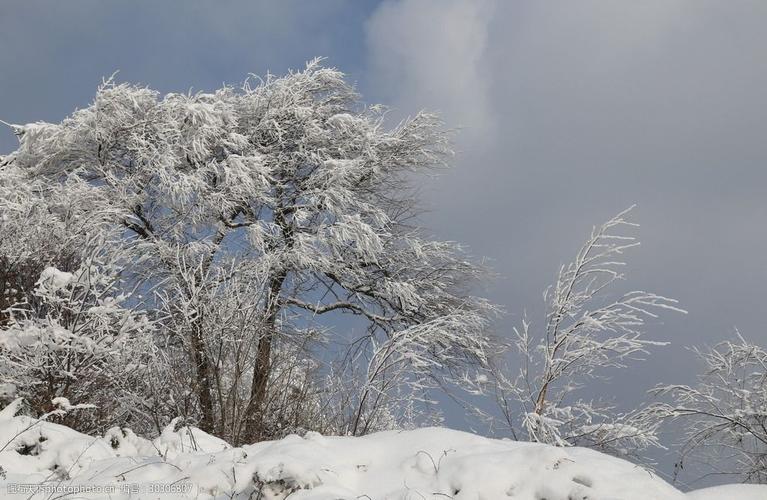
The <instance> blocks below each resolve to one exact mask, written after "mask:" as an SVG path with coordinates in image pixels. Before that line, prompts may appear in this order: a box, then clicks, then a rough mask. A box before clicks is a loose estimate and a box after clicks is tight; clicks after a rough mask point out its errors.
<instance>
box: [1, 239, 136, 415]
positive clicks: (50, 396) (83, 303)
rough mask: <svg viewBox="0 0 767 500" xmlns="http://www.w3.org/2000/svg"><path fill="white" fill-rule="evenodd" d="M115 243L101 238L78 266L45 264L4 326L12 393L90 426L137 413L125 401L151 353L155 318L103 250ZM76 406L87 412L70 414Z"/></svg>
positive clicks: (4, 368) (4, 366) (6, 376)
mask: <svg viewBox="0 0 767 500" xmlns="http://www.w3.org/2000/svg"><path fill="white" fill-rule="evenodd" d="M113 244H114V242H100V243H98V244H94V245H93V246H92V247H91V249H90V251H89V252H86V253H85V254H84V255H87V257H86V259H85V260H84V261H83V262H82V265H81V266H80V267H79V268H78V269H77V270H76V271H75V272H72V273H69V272H63V271H60V270H58V269H56V268H53V267H47V268H45V269H44V270H43V272H42V273H41V274H40V279H39V280H38V282H37V287H36V288H35V290H34V292H33V294H32V296H31V298H32V299H33V300H32V301H31V302H30V303H27V304H23V303H22V304H17V305H16V306H14V307H13V308H12V309H11V312H10V321H9V323H8V324H7V325H6V326H5V327H3V328H0V359H2V363H0V374H1V375H2V379H3V380H4V381H7V382H6V383H8V384H9V385H11V386H12V387H13V390H12V391H11V392H12V394H8V395H7V397H9V398H10V397H16V396H21V397H24V398H25V399H26V400H27V401H28V402H29V404H30V405H31V406H32V409H33V410H34V411H35V413H37V414H38V415H39V414H43V413H49V412H56V411H61V412H62V413H61V415H60V416H61V417H62V419H63V421H64V422H67V423H69V424H72V425H77V426H78V427H80V428H82V429H86V430H103V429H106V428H107V427H108V426H110V425H113V424H115V423H125V422H126V421H129V420H131V419H132V418H136V417H137V416H136V415H132V414H131V412H132V409H131V408H129V407H126V406H125V405H124V401H125V399H126V398H127V395H128V394H130V393H131V392H132V390H134V389H135V388H137V387H138V386H139V381H140V380H141V377H142V373H141V370H142V365H141V360H142V359H146V356H147V353H148V352H151V351H150V350H147V346H149V345H151V339H149V337H148V333H149V331H150V324H149V322H148V320H147V318H146V316H145V315H143V314H141V313H138V312H136V311H135V310H134V309H133V308H132V307H130V306H128V305H127V304H128V303H129V302H130V300H129V296H128V295H126V294H125V292H124V291H120V290H119V280H120V278H119V274H118V273H117V271H116V269H115V266H116V263H115V262H110V261H108V260H105V257H104V255H103V250H104V249H105V247H106V246H111V245H113ZM70 400H73V401H77V402H78V403H79V404H76V405H73V404H71V403H70ZM86 403H93V404H86ZM73 409H78V410H81V411H78V412H74V413H72V414H67V413H66V412H68V411H69V410H73ZM51 414H54V413H51Z"/></svg>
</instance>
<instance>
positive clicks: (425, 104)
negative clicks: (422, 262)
mask: <svg viewBox="0 0 767 500" xmlns="http://www.w3.org/2000/svg"><path fill="white" fill-rule="evenodd" d="M765 25H767V3H765V2H762V1H758V0H646V1H643V2H605V1H597V0H581V1H579V2H571V1H567V0H563V1H554V0H545V1H533V0H529V1H521V0H520V1H508V2H506V1H501V0H477V1H472V2H469V1H460V0H391V1H384V2H373V1H351V0H348V1H343V0H323V1H303V2H299V1H280V2H266V1H235V0H220V1H216V2H213V1H210V2H201V1H195V0H191V1H171V0H166V1H162V2H159V1H144V0H139V1H131V2H127V1H126V2H117V1H100V0H99V1H97V0H70V1H68V2H61V1H53V0H50V1H39V0H25V1H21V0H18V1H16V0H6V1H3V2H1V3H0V68H2V71H0V118H1V119H3V120H6V121H9V122H16V123H24V122H31V121H36V120H47V121H57V120H60V119H62V118H63V117H64V116H66V115H67V114H68V113H69V112H71V111H72V110H74V109H75V108H77V107H82V106H85V105H86V104H87V103H88V102H89V101H90V99H91V98H92V96H93V94H94V91H95V88H96V86H97V85H98V83H99V82H100V80H101V78H102V77H106V76H109V75H111V74H112V73H113V72H115V71H117V70H119V75H118V79H119V80H122V81H130V82H140V83H144V84H147V85H149V86H151V87H154V88H156V89H158V90H161V91H164V92H167V91H185V90H188V89H190V88H191V89H197V90H207V89H212V88H215V87H216V86H218V85H220V84H221V83H222V82H227V83H237V82H240V81H242V80H243V79H244V78H245V77H246V76H247V75H248V74H249V73H256V74H264V73H266V72H267V71H272V72H274V73H282V72H285V71H286V70H287V69H289V68H300V67H302V66H303V64H304V62H305V61H307V60H309V59H311V58H313V57H315V56H325V57H327V58H328V59H327V64H329V65H333V66H337V67H339V68H340V69H342V70H343V71H345V72H347V73H348V74H349V78H350V79H351V80H352V81H355V82H357V84H358V88H359V90H360V91H361V92H362V94H363V95H364V98H365V100H366V101H368V102H371V103H372V102H383V103H385V104H388V105H391V106H393V108H394V112H393V116H405V115H408V114H412V113H414V112H415V111H417V110H418V109H420V108H427V109H430V110H434V111H438V112H441V113H442V115H443V117H444V118H445V119H446V121H447V122H448V124H449V125H450V126H454V127H460V133H459V134H458V135H457V138H456V146H457V148H458V150H459V154H458V155H457V157H456V160H455V169H453V170H452V171H450V172H448V173H446V174H444V175H442V176H441V177H440V178H438V179H436V180H433V181H429V182H428V183H425V191H424V192H425V204H426V205H427V207H428V208H429V209H430V212H429V213H428V214H427V215H426V216H424V219H423V222H424V224H425V225H426V226H427V227H429V228H430V229H431V230H432V231H433V232H434V234H435V235H436V236H437V237H439V238H443V239H452V240H457V241H460V242H462V243H465V244H466V245H467V246H468V247H469V248H470V249H471V251H472V253H473V254H474V255H476V256H478V257H487V258H488V259H489V262H490V263H491V265H492V266H493V267H494V268H495V270H496V271H497V272H498V274H499V278H498V279H497V280H496V281H495V282H493V283H491V284H489V285H487V287H486V289H485V290H484V293H486V294H487V295H489V296H490V297H491V298H492V299H493V300H494V301H496V302H497V303H499V304H501V305H503V306H504V307H505V308H506V310H507V311H508V312H509V315H508V316H507V317H506V318H505V319H504V320H503V321H502V322H501V323H500V324H499V330H500V332H501V333H503V332H505V331H508V330H509V329H510V328H511V326H512V325H513V324H515V322H517V321H518V320H519V316H520V314H521V313H522V312H523V311H525V310H526V311H527V312H528V315H529V316H530V318H531V319H532V320H533V325H534V326H535V324H536V320H538V322H540V321H541V320H542V316H541V314H542V309H541V298H540V297H541V292H542V291H543V289H544V288H545V287H546V286H547V284H548V283H550V282H551V281H552V279H553V278H554V276H555V272H556V270H557V269H558V267H559V265H560V264H561V263H562V262H564V261H566V260H568V259H569V258H571V257H572V256H573V255H574V253H575V251H576V250H577V247H578V245H579V244H580V242H581V241H582V240H583V239H584V238H585V237H586V235H587V233H588V231H589V230H590V228H591V225H592V224H595V223H599V222H601V221H603V220H605V219H607V218H609V217H610V216H611V215H613V214H615V213H617V212H619V211H620V210H622V209H624V208H626V207H628V206H629V205H632V204H634V203H637V204H638V209H637V210H636V219H637V221H638V222H639V223H641V224H642V228H641V230H640V233H639V234H640V237H641V239H642V241H643V245H642V246H641V247H640V248H638V249H636V250H635V251H634V252H633V253H632V254H631V255H629V259H630V263H631V265H630V267H629V269H628V278H629V279H628V282H627V284H626V286H627V287H632V288H640V289H649V290H652V291H657V292H659V293H662V294H664V295H668V296H672V297H675V298H678V299H679V300H680V301H681V303H682V306H683V307H685V308H686V309H688V310H689V312H690V313H689V314H688V315H686V316H681V315H680V316H675V315H666V316H663V317H662V318H660V320H658V321H655V322H653V323H652V324H651V325H650V327H649V329H648V336H649V337H650V338H652V339H655V340H668V341H670V342H672V345H671V346H669V347H666V348H659V349H658V350H657V351H656V352H654V353H653V355H652V357H651V358H650V359H649V360H648V361H647V362H644V363H637V364H635V365H632V367H631V370H629V371H627V372H625V373H623V374H620V373H617V374H615V376H614V377H613V379H612V381H611V382H609V383H604V384H602V385H599V386H597V387H595V388H594V389H593V392H594V394H596V395H600V396H604V397H607V398H615V399H616V401H617V402H618V404H622V403H627V404H630V402H632V401H637V400H638V399H639V398H641V397H642V396H643V393H644V391H645V390H646V389H648V388H650V387H652V386H654V385H655V384H657V383H660V382H669V383H670V382H679V383H687V382H691V381H692V376H693V373H694V371H695V370H696V369H697V368H698V365H697V364H696V362H695V359H694V357H693V356H692V355H691V354H690V353H689V352H688V351H687V350H686V349H685V348H686V347H687V346H690V345H704V344H712V343H715V342H717V341H720V340H723V339H726V338H730V337H731V336H732V335H733V331H734V328H735V327H737V328H739V329H740V332H741V333H742V334H743V335H744V336H745V337H746V338H748V339H751V340H753V341H755V342H757V343H760V344H762V345H767V331H766V330H765V328H764V322H763V314H762V310H763V308H764V303H765V301H766V299H767V291H766V290H765V283H767V259H766V256H767V228H765V220H767V217H765V216H767V199H766V198H765V194H767V193H766V191H767V168H766V167H767V146H765V144H767V141H765V137H767V99H765V89H767V57H765V55H766V54H767V31H765V30H764V26H765ZM14 147H15V138H14V137H13V135H12V134H11V133H10V131H8V130H0V153H5V152H9V151H11V150H12V149H13V148H14ZM448 423H449V424H450V425H452V426H455V427H465V426H466V424H465V423H464V422H463V419H462V418H461V415H460V414H458V413H457V412H451V414H450V415H449V419H448ZM660 459H661V460H663V461H664V462H663V463H665V464H666V465H668V463H669V460H670V459H669V458H668V457H665V458H664V457H660Z"/></svg>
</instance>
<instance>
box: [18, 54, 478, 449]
mask: <svg viewBox="0 0 767 500" xmlns="http://www.w3.org/2000/svg"><path fill="white" fill-rule="evenodd" d="M18 134H19V136H20V147H19V149H18V150H17V151H16V152H14V153H12V154H11V155H9V157H8V158H6V160H5V161H6V162H8V163H11V164H13V165H14V167H15V168H20V169H22V170H23V171H24V172H25V173H26V175H28V176H29V177H30V178H33V179H38V180H39V179H46V180H47V182H51V183H58V182H62V181H63V182H86V183H87V184H88V185H89V186H90V187H92V188H93V189H92V190H93V193H91V198H90V199H89V202H88V203H87V204H86V205H87V206H88V207H89V210H90V212H91V213H92V214H93V215H94V216H95V217H98V218H99V220H101V219H104V220H107V221H110V222H111V226H112V228H113V229H114V228H121V230H122V231H123V234H124V238H125V239H126V240H128V241H129V242H130V245H128V246H127V247H126V248H128V249H129V251H130V252H131V255H132V258H129V259H127V261H128V262H131V261H132V260H133V261H135V260H136V259H138V258H139V256H140V258H142V259H144V261H143V263H142V265H141V266H137V265H132V266H130V267H129V269H127V270H126V273H125V274H126V276H129V277H130V280H131V282H132V283H140V284H141V286H142V287H143V289H144V290H145V291H146V292H147V293H146V294H145V295H146V296H147V297H152V298H153V300H154V303H152V304H147V306H146V307H148V308H152V309H153V310H157V311H160V310H162V311H164V312H165V313H167V321H168V325H169V326H168V327H167V328H164V330H163V331H164V332H165V334H166V339H165V340H163V342H164V343H165V344H166V345H170V346H172V347H173V348H174V349H177V350H180V351H181V352H183V353H184V355H185V356H186V359H187V361H186V363H178V362H177V361H178V360H175V361H176V362H175V365H176V366H178V367H179V369H180V370H184V369H186V370H187V371H188V375H189V376H188V377H187V376H186V375H185V374H177V375H178V377H177V378H178V379H179V380H189V381H190V382H189V387H190V388H191V389H192V393H193V394H194V395H195V399H196V401H194V406H195V408H194V412H195V413H196V414H198V415H199V421H200V427H201V428H203V429H204V430H206V431H214V432H217V433H222V434H227V435H233V434H234V432H233V429H232V428H231V421H232V420H231V418H230V417H231V416H232V414H233V413H232V412H229V413H226V412H224V405H225V404H231V403H232V401H230V399H231V398H236V399H237V402H236V404H235V406H237V407H238V408H242V409H241V410H238V411H236V412H234V413H237V414H240V415H244V416H245V417H246V421H245V422H244V423H242V426H243V428H242V430H238V431H237V432H236V434H237V437H235V438H234V440H235V442H239V441H242V440H254V439H258V438H261V437H264V436H266V435H268V434H269V433H270V432H271V431H269V430H268V429H267V427H268V426H267V422H268V421H269V420H270V419H271V420H273V418H272V416H271V415H268V414H267V412H270V411H272V410H270V409H269V407H268V405H267V400H268V399H269V394H270V383H272V382H271V381H272V380H274V374H275V369H276V368H275V367H276V366H277V365H276V363H277V361H276V359H275V358H276V356H277V353H279V352H287V351H288V350H290V349H292V348H291V347H290V346H296V345H300V346H306V345H307V344H309V342H307V339H311V338H313V337H314V336H316V334H317V332H328V331H329V330H330V331H335V332H336V333H340V332H339V330H338V329H335V330H332V329H329V328H328V326H333V325H335V324H337V323H338V322H337V319H338V318H339V315H340V314H348V315H353V316H355V317H357V318H358V319H359V320H361V321H362V323H363V324H364V328H362V329H361V330H360V331H361V332H363V334H361V335H359V336H357V337H355V338H349V337H348V335H347V336H345V337H344V340H346V341H348V343H349V344H350V345H351V346H352V348H353V350H354V355H352V356H350V357H342V358H341V359H343V360H344V363H346V362H348V360H350V359H351V360H352V363H354V364H360V363H361V364H364V366H370V367H371V369H370V370H367V369H366V370H365V371H366V372H368V373H369V377H368V378H369V380H370V382H369V383H365V384H362V385H361V387H360V390H361V391H362V392H361V393H360V395H359V396H358V398H357V400H358V401H359V404H358V407H359V408H362V410H361V412H363V413H364V412H366V411H368V410H366V409H365V408H368V407H369V405H371V402H373V403H375V402H380V401H381V397H382V396H381V395H382V394H391V393H394V392H396V391H402V390H408V389H407V388H408V387H410V388H411V389H418V390H420V389H423V388H426V386H427V384H426V379H428V378H430V377H431V378H433V379H435V378H438V379H439V380H440V381H441V382H444V383H446V384H447V383H449V382H450V381H451V380H452V379H453V378H454V377H453V375H455V374H457V373H458V372H459V371H460V370H458V365H459V364H465V363H476V362H479V363H481V362H483V361H484V360H485V359H486V357H487V350H488V347H489V341H488V337H487V335H486V332H485V330H486V327H487V323H486V319H487V316H488V313H491V312H492V310H493V307H492V306H491V305H490V304H488V303H487V302H486V301H484V300H482V299H478V298H475V297H472V296H471V295H470V294H469V293H468V292H467V284H470V283H471V282H472V280H474V279H475V278H477V277H479V276H480V275H481V273H482V270H481V269H480V268H479V267H478V266H476V265H474V264H472V263H471V262H469V261H468V260H467V259H466V257H465V256H464V255H463V254H462V252H461V250H460V248H459V247H458V246H457V245H455V244H452V243H445V242H435V241H431V240H430V239H428V238H426V237H424V235H423V233H422V232H421V231H419V230H418V229H417V228H416V227H414V226H413V225H412V221H413V218H414V217H415V216H416V215H417V213H418V203H417V202H418V197H417V196H416V194H415V191H414V190H413V189H412V179H413V174H417V173H423V172H428V171H430V170H432V169H434V168H436V167H440V166H443V165H444V164H445V162H446V160H447V159H448V157H449V156H450V154H451V151H450V147H449V144H448V139H447V136H446V133H445V131H444V130H443V129H442V127H441V124H440V122H439V120H438V119H437V118H435V117H434V116H432V115H429V114H423V113H422V114H418V115H416V116H415V117H413V118H410V119H408V120H405V121H404V122H402V123H400V124H399V125H396V126H394V127H393V128H387V127H386V125H385V119H384V109H383V108H381V107H379V106H372V107H368V106H364V105H362V104H361V102H360V100H359V97H358V95H357V94H356V93H355V92H354V90H353V88H351V87H350V86H349V85H348V84H347V83H346V82H345V81H344V76H343V74H342V73H340V72H339V71H337V70H335V69H329V68H323V67H321V66H320V64H319V63H318V62H317V61H314V62H312V63H310V64H309V65H308V66H307V68H306V70H305V71H300V72H295V73H291V74H289V75H287V76H284V77H274V76H268V77H267V78H266V79H265V80H262V81H260V82H259V83H258V84H257V85H255V86H253V85H251V83H250V82H246V83H245V84H244V85H243V86H242V87H241V88H238V89H235V88H231V87H224V88H221V89H219V90H216V91H215V92H211V93H198V94H189V95H181V94H168V95H165V96H160V95H159V94H158V93H157V92H155V91H153V90H150V89H148V88H144V87H138V86H133V85H127V84H119V85H118V84H115V83H114V82H113V81H111V80H110V81H107V82H105V83H104V84H103V85H102V86H101V87H100V88H99V90H98V92H97V95H96V98H95V101H94V102H93V104H92V105H90V106H88V107H86V108H84V109H81V110H79V111H77V112H75V113H74V114H72V115H71V116H70V117H68V118H66V119H65V120H64V121H63V122H61V123H60V124H33V125H28V126H22V127H18ZM232 287H248V297H247V298H248V303H247V307H246V309H247V310H248V311H250V312H249V316H248V317H246V318H235V319H234V321H235V322H239V326H236V327H234V328H232V329H231V330H230V332H229V333H227V334H225V335H224V336H222V335H221V328H219V326H220V325H219V324H218V323H217V322H216V321H215V320H213V317H212V316H211V311H210V307H208V305H209V304H213V303H216V304H221V303H222V302H223V303H224V304H223V305H221V306H220V308H219V306H216V307H217V312H216V313H215V314H225V315H226V314H229V313H228V312H226V311H229V312H232V311H235V310H236V309H237V308H236V307H234V303H227V301H229V300H234V301H235V302H236V301H237V300H239V299H238V297H240V298H241V297H242V294H241V293H234V291H233V289H232ZM150 291H151V293H149V292H150ZM243 329H244V330H243ZM236 330H239V331H238V333H233V332H235V331H236ZM222 339H225V342H224V344H222ZM335 345H337V343H336V344H335ZM235 346H239V347H237V349H240V350H239V351H236V352H235V353H232V351H229V349H235ZM222 349H223V350H222ZM381 349H383V351H382V350H381ZM235 350H236V349H235ZM221 352H225V353H226V356H221V354H220V353H221ZM292 352H296V351H295V350H293V351H292ZM386 353H388V354H386ZM232 355H234V356H239V358H238V360H234V359H233V358H232ZM314 357H315V358H316V359H317V360H319V361H322V363H325V362H326V361H327V359H328V358H329V356H328V355H327V352H325V353H323V354H322V355H316V354H315V356H314ZM232 363H233V365H232ZM171 364H173V363H171ZM190 367H191V370H189V368H190ZM405 367H409V368H405ZM230 368H231V369H232V370H234V371H230ZM343 370H346V368H344V369H343ZM343 370H342V371H343ZM409 370H410V371H409ZM356 371H357V372H359V370H356ZM231 373H236V374H237V375H236V376H235V377H234V378H232V376H231ZM438 373H439V375H438V377H435V376H436V375H437V374H438ZM411 375H412V376H411ZM374 393H375V394H376V395H375V396H374V395H373V394H374ZM426 408H428V405H426ZM227 415H228V416H227ZM361 418H362V417H361ZM238 425H240V424H238ZM355 428H356V431H357V432H359V431H360V429H361V427H360V426H359V425H355ZM364 428H366V429H367V428H368V427H367V426H365V427H364Z"/></svg>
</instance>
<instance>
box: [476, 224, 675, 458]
mask: <svg viewBox="0 0 767 500" xmlns="http://www.w3.org/2000/svg"><path fill="white" fill-rule="evenodd" d="M629 210H631V209H629ZM629 210H626V211H624V212H622V213H620V214H618V215H617V216H616V217H614V218H612V219H610V220H609V221H607V222H606V223H604V224H603V225H601V226H599V227H595V228H594V229H593V230H592V233H591V236H590V237H589V239H588V240H587V241H586V243H585V244H584V246H583V247H582V248H581V249H580V251H579V252H578V255H577V256H576V258H575V260H574V261H573V262H571V263H569V264H567V265H564V266H562V268H561V269H560V271H559V276H558V278H557V281H556V283H555V284H554V286H553V287H552V288H550V289H548V290H547V291H546V293H545V294H544V298H545V299H546V301H547V304H548V309H547V315H546V322H545V325H544V328H543V329H542V331H540V332H537V331H535V330H534V329H533V328H532V323H531V322H530V321H528V320H527V319H524V320H523V322H522V324H521V326H520V327H519V328H516V329H515V330H514V339H513V343H512V346H511V347H512V349H511V352H510V353H504V355H503V356H502V357H501V359H500V360H499V362H498V363H497V365H496V366H495V368H494V369H493V370H492V375H493V377H491V381H490V382H487V383H482V382H478V381H475V385H476V387H477V390H478V391H480V392H489V393H491V394H492V395H493V396H494V397H495V398H496V400H497V402H498V406H499V408H500V410H501V412H502V414H503V416H504V420H505V422H504V424H505V425H507V426H508V428H509V430H510V431H511V433H512V434H513V435H514V436H515V437H516V438H518V439H525V440H531V441H537V442H542V443H549V444H556V445H559V446H571V445H575V446H589V447H592V448H596V449H599V450H601V451H606V452H608V453H613V454H617V455H635V454H637V452H639V451H641V450H643V449H645V448H647V447H650V446H659V445H660V443H659V441H658V434H657V431H658V427H659V425H660V420H659V418H658V415H656V414H655V413H654V412H653V411H652V410H651V409H648V408H640V409H637V410H634V411H630V412H627V413H621V412H619V411H617V410H615V409H614V408H613V407H611V406H610V405H609V404H603V403H601V402H598V401H590V400H582V399H580V398H578V396H577V391H578V389H580V388H582V387H583V386H584V384H586V383H587V382H588V381H589V380H593V379H596V378H600V377H604V376H605V372H604V370H605V369H606V368H625V367H626V366H627V363H628V362H629V361H630V360H632V359H636V358H638V357H641V356H642V355H644V354H646V353H647V352H648V349H649V348H651V347H653V346H657V345H662V343H660V342H655V341H651V340H645V339H644V338H642V329H643V326H644V324H645V321H646V320H647V318H655V317H656V315H657V313H658V312H659V311H662V310H671V311H679V312H684V311H682V310H681V309H679V308H678V307H677V306H676V301H674V300H672V299H668V298H666V297H662V296H660V295H656V294H654V293H648V292H643V291H632V292H628V293H625V294H623V295H622V296H620V297H618V298H617V299H615V300H612V299H608V298H607V294H606V292H607V291H608V290H609V288H610V286H611V285H613V284H615V283H616V282H617V281H619V280H621V279H623V277H624V276H623V274H622V273H621V268H622V267H623V266H624V265H625V262H624V260H623V254H624V252H625V251H626V250H628V249H630V248H633V247H635V246H637V245H639V242H638V241H637V240H636V238H635V237H634V236H630V235H625V234H622V233H621V231H620V230H621V229H626V228H631V227H634V226H636V224H635V223H632V222H630V221H629V220H628V219H627V214H628V212H629ZM507 356H508V358H507Z"/></svg>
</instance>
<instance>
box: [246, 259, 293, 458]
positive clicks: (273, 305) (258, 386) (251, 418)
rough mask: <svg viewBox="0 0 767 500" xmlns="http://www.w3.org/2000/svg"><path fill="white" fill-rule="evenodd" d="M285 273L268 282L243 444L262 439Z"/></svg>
mask: <svg viewBox="0 0 767 500" xmlns="http://www.w3.org/2000/svg"><path fill="white" fill-rule="evenodd" d="M285 276H286V273H285V272H282V273H280V274H279V275H277V276H275V277H274V278H272V279H271V280H270V283H269V297H268V299H267V302H266V309H267V310H266V315H265V316H266V321H265V322H264V333H263V335H261V338H260V339H259V341H258V348H257V350H256V362H255V364H254V365H253V382H252V385H251V386H250V402H249V404H248V410H247V412H248V415H247V417H246V419H247V423H246V425H245V434H244V436H242V437H243V439H244V440H245V442H248V443H254V442H256V441H258V440H260V439H261V438H262V437H263V433H264V410H265V408H264V402H265V399H266V388H267V385H268V382H269V374H270V372H271V358H272V342H273V341H274V330H275V325H276V321H277V316H278V315H279V312H280V305H279V303H278V298H279V295H280V290H281V289H282V284H283V282H284V281H285Z"/></svg>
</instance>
